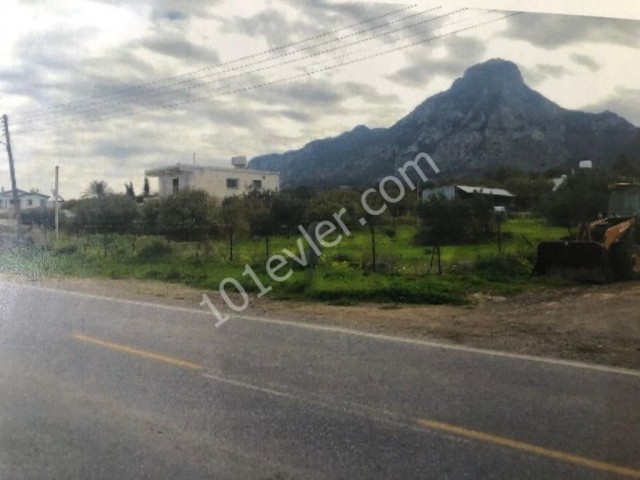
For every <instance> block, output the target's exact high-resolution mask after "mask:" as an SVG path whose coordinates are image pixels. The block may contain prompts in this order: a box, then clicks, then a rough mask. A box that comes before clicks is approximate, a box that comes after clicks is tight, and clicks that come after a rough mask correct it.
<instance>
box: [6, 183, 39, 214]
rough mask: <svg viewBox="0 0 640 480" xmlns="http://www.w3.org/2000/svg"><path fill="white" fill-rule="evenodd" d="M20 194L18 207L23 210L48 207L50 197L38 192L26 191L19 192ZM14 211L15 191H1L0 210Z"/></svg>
mask: <svg viewBox="0 0 640 480" xmlns="http://www.w3.org/2000/svg"><path fill="white" fill-rule="evenodd" d="M17 192H18V205H19V206H20V209H21V210H29V209H31V208H39V207H46V206H47V204H48V200H49V196H48V195H43V194H42V193H38V192H36V191H31V192H25V191H24V190H20V189H18V190H17ZM8 209H13V190H5V189H4V188H3V189H2V191H0V210H8Z"/></svg>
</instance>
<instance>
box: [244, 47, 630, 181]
mask: <svg viewBox="0 0 640 480" xmlns="http://www.w3.org/2000/svg"><path fill="white" fill-rule="evenodd" d="M639 134H640V130H639V129H638V128H636V127H634V126H633V125H632V124H631V123H629V122H627V121H626V120H624V119H623V118H621V117H619V116H617V115H615V114H614V113H611V112H604V113H600V114H589V113H583V112H578V111H570V110H566V109H563V108H561V107H560V106H558V105H556V104H555V103H553V102H551V101H550V100H548V99H546V98H545V97H543V96H542V95H540V94H539V93H537V92H535V91H534V90H532V89H531V88H529V87H528V86H527V85H526V84H525V83H524V81H523V79H522V75H521V74H520V71H519V70H518V67H517V66H516V65H515V64H514V63H512V62H508V61H504V60H498V59H496V60H490V61H488V62H485V63H482V64H479V65H475V66H473V67H471V68H469V69H467V71H466V72H465V74H464V76H463V77H462V78H459V79H457V80H456V81H455V82H454V83H453V85H452V86H451V88H450V89H449V90H447V91H446V92H442V93H439V94H437V95H435V96H433V97H431V98H429V99H427V100H426V101H425V102H423V103H422V104H421V105H419V106H418V107H417V108H416V109H415V110H414V111H413V112H411V113H410V114H409V115H408V116H407V117H405V118H403V119H401V120H400V121H399V122H398V123H396V124H395V125H393V126H392V127H390V128H388V129H375V130H370V129H368V128H366V127H364V126H359V127H356V128H355V129H353V130H352V131H350V132H347V133H344V134H342V135H340V136H338V137H335V138H329V139H325V140H317V141H314V142H311V143H309V144H308V145H306V146H305V147H303V148H302V149H301V150H296V151H291V152H287V153H284V154H281V155H278V154H273V155H266V156H261V157H257V158H254V159H253V160H252V161H251V164H250V166H251V167H252V168H257V169H266V170H276V171H279V172H281V174H282V181H283V184H284V185H285V186H297V185H315V186H335V185H345V184H354V185H364V184H371V183H373V182H375V181H376V180H377V179H379V178H381V177H383V176H385V175H389V174H391V173H392V172H393V171H394V170H395V168H397V167H399V166H400V165H402V164H403V163H404V162H405V161H406V160H408V159H410V158H412V157H413V156H415V154H416V153H417V152H427V153H429V154H430V155H431V156H432V157H433V158H434V159H435V160H436V163H437V164H438V165H439V167H440V168H441V170H442V173H443V175H446V176H456V175H465V176H469V175H473V174H480V173H482V172H484V171H486V170H490V169H494V168H496V167H499V166H513V167H517V168H520V169H523V170H528V171H530V170H545V169H548V168H552V167H558V166H562V165H565V164H567V162H569V161H571V160H578V159H582V158H589V159H592V160H595V161H596V162H597V163H598V164H609V163H611V162H612V161H613V160H614V159H615V157H616V156H617V155H618V154H619V153H620V152H622V151H624V150H625V149H626V148H628V145H629V144H630V143H631V142H633V141H634V139H635V138H637V137H638V135H639Z"/></svg>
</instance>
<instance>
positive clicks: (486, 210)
mask: <svg viewBox="0 0 640 480" xmlns="http://www.w3.org/2000/svg"><path fill="white" fill-rule="evenodd" d="M492 207H493V205H492V203H491V201H490V200H489V199H487V198H485V197H483V196H481V195H477V196H474V197H473V198H470V199H465V200H461V199H458V198H456V199H453V200H449V199H447V198H445V197H444V196H443V195H436V196H433V197H431V198H429V199H428V200H427V201H425V202H424V203H422V204H419V205H418V207H417V209H416V215H417V216H418V218H419V219H420V221H421V224H422V227H421V230H420V232H419V234H418V242H419V243H424V244H435V245H440V244H443V243H450V244H460V243H477V242H481V241H484V240H487V239H488V238H490V237H491V235H492V228H491V224H492V215H493V212H492V210H493V208H492Z"/></svg>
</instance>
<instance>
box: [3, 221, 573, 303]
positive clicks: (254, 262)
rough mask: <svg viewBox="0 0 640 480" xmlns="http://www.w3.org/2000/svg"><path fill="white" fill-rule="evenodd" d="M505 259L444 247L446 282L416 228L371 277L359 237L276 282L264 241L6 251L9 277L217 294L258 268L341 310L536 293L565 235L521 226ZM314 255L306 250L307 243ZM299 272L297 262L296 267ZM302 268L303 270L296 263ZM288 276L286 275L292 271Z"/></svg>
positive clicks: (103, 241)
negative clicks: (543, 258) (124, 282)
mask: <svg viewBox="0 0 640 480" xmlns="http://www.w3.org/2000/svg"><path fill="white" fill-rule="evenodd" d="M502 230H503V242H502V252H501V253H499V252H498V243H497V241H494V242H491V243H485V244H479V245H455V246H443V247H441V259H442V270H443V274H442V275H438V274H437V262H435V261H434V260H435V259H433V260H432V250H433V249H432V248H431V247H425V246H417V245H414V243H413V238H414V236H415V233H416V229H415V227H414V226H411V225H400V226H398V227H397V228H396V230H395V232H393V231H392V230H391V229H390V228H387V227H385V228H382V227H381V228H379V231H378V232H377V234H376V251H377V262H376V267H377V268H376V270H377V272H376V273H373V271H372V253H371V237H370V234H369V232H368V231H366V230H362V231H358V232H353V235H352V236H349V237H344V238H343V240H342V241H341V242H340V243H339V244H338V245H337V246H336V247H334V248H327V249H324V250H323V252H322V255H321V256H320V258H319V262H318V266H317V268H316V269H313V270H305V269H303V268H302V267H299V266H296V267H297V268H294V269H293V270H294V272H293V274H292V275H291V277H290V278H289V279H288V280H287V281H285V282H282V283H277V282H274V281H273V280H272V279H271V278H269V276H268V275H267V273H266V268H265V263H266V261H267V258H268V256H267V246H266V241H265V240H264V239H255V240H242V241H238V242H237V243H236V244H235V245H234V247H233V250H234V259H233V261H230V260H229V253H230V252H229V245H228V243H227V242H228V240H226V239H220V240H217V241H214V242H212V243H211V244H210V245H209V247H208V248H204V247H200V248H198V246H197V245H196V244H192V243H177V242H171V243H170V242H167V241H166V240H164V239H161V238H158V237H140V238H137V239H136V241H135V249H134V243H133V237H132V236H128V235H106V236H105V235H93V236H83V237H73V236H66V235H64V236H62V238H61V239H60V240H59V241H58V242H51V241H47V239H41V240H40V241H37V242H36V246H34V247H29V248H21V249H12V250H7V249H5V250H3V251H1V252H0V270H1V271H3V272H5V273H15V274H22V275H28V276H31V277H40V276H43V275H44V276H65V275H68V276H79V277H108V278H135V279H146V280H155V281H162V282H174V283H182V284H187V285H190V286H193V287H197V288H202V289H203V290H205V291H210V290H216V289H217V288H218V285H219V283H220V282H221V281H222V280H223V279H225V278H228V277H232V278H235V279H237V280H238V281H239V282H240V283H241V284H242V285H243V286H244V288H245V289H246V290H247V291H249V292H258V291H259V288H258V286H256V285H255V283H254V282H253V281H252V280H251V278H250V277H249V276H248V275H244V276H243V272H245V268H246V265H249V266H250V267H251V268H252V269H253V270H254V271H255V273H256V275H257V276H258V277H259V278H260V280H261V281H262V282H263V284H265V285H267V286H273V291H272V292H271V293H270V295H271V296H273V297H275V298H290V299H313V300H320V301H327V302H335V303H353V302H359V301H378V302H406V303H464V302H465V301H467V299H468V296H469V294H470V293H474V292H485V293H491V294H511V293H516V292H519V291H522V290H523V289H526V288H536V286H538V285H540V284H541V283H540V280H536V279H532V278H530V276H529V272H530V269H531V267H532V265H531V262H532V260H533V255H534V254H535V246H536V245H537V243H539V242H540V241H543V240H553V239H557V238H560V237H562V236H563V235H564V234H565V232H566V231H565V230H563V229H558V228H550V227H548V226H546V225H545V223H544V221H543V220H541V219H534V218H521V219H513V220H509V221H507V222H506V223H505V224H504V225H503V228H502ZM297 239H298V237H293V236H292V237H289V238H287V237H275V238H271V239H270V240H269V255H273V254H275V253H281V251H282V249H284V248H287V249H289V250H291V251H293V252H297V247H296V241H297ZM305 247H306V243H305ZM290 264H293V262H290ZM293 265H294V266H295V264H293ZM287 270H288V267H287V268H284V269H283V271H282V272H286V271H287Z"/></svg>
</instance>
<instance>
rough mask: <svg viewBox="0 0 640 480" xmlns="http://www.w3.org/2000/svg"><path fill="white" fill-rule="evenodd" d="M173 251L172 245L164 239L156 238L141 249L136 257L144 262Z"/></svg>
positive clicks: (168, 254)
mask: <svg viewBox="0 0 640 480" xmlns="http://www.w3.org/2000/svg"><path fill="white" fill-rule="evenodd" d="M172 253H173V248H171V245H169V244H167V243H166V242H163V241H162V240H154V241H152V242H151V243H148V244H147V245H145V246H144V247H142V248H141V249H140V251H139V252H138V255H136V257H137V258H138V260H140V261H142V262H150V261H154V260H158V259H162V258H165V257H168V256H170V255H171V254H172Z"/></svg>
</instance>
